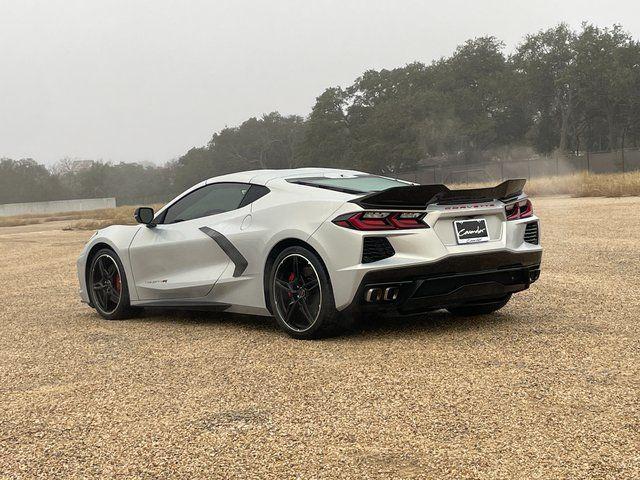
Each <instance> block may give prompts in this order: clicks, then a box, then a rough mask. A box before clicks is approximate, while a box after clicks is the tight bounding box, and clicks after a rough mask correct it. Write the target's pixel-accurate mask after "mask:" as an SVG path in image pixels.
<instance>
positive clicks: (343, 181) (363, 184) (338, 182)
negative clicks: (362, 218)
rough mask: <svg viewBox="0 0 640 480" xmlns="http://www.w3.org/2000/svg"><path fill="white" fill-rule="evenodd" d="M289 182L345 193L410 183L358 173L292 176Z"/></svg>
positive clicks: (375, 190)
mask: <svg viewBox="0 0 640 480" xmlns="http://www.w3.org/2000/svg"><path fill="white" fill-rule="evenodd" d="M289 182H291V183H297V184H299V185H309V186H311V187H318V188H327V189H329V190H336V191H338V192H345V193H369V192H381V191H382V190H386V189H388V188H392V187H406V186H408V185H411V183H409V182H403V181H401V180H394V179H391V178H384V177H377V176H375V175H358V176H355V177H339V178H327V177H313V178H294V179H291V180H289Z"/></svg>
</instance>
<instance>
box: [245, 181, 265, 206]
mask: <svg viewBox="0 0 640 480" xmlns="http://www.w3.org/2000/svg"><path fill="white" fill-rule="evenodd" d="M267 193H269V189H268V188H267V187H265V186H263V185H251V186H250V187H249V191H248V192H247V194H246V195H245V196H244V198H243V199H242V203H240V206H241V207H244V206H245V205H249V204H250V203H253V202H255V201H256V200H258V199H259V198H261V197H264V196H265V195H266V194H267Z"/></svg>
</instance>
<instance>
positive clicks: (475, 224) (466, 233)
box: [453, 218, 489, 244]
mask: <svg viewBox="0 0 640 480" xmlns="http://www.w3.org/2000/svg"><path fill="white" fill-rule="evenodd" d="M453 228H454V230H455V232H456V239H457V240H458V243H459V244H465V243H479V242H488V241H489V231H488V230H487V221H486V220H485V219H484V218H476V219H474V220H455V221H454V222H453Z"/></svg>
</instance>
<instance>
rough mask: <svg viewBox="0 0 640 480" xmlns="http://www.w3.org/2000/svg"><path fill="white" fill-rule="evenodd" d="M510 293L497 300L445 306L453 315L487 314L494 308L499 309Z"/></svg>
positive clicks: (494, 309) (507, 299)
mask: <svg viewBox="0 0 640 480" xmlns="http://www.w3.org/2000/svg"><path fill="white" fill-rule="evenodd" d="M510 298H511V295H507V296H506V297H504V298H501V299H500V300H497V301H488V302H483V303H476V304H469V305H458V306H455V307H447V310H448V311H449V312H450V313H452V314H453V315H457V316H460V317H473V316H475V315H487V314H489V313H493V312H495V311H496V310H500V309H501V308H502V307H504V306H505V305H506V304H507V303H509V299H510Z"/></svg>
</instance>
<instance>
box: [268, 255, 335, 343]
mask: <svg viewBox="0 0 640 480" xmlns="http://www.w3.org/2000/svg"><path fill="white" fill-rule="evenodd" d="M268 293H269V298H270V304H271V311H272V313H273V315H274V316H275V317H276V320H277V322H278V324H279V325H280V326H281V327H282V328H283V329H284V330H285V331H286V332H287V333H288V334H289V335H291V336H293V337H295V338H305V339H309V338H319V337H323V336H327V335H331V334H334V333H337V331H338V330H339V328H338V327H339V325H338V324H339V314H338V312H337V310H336V308H335V301H334V299H333V291H332V289H331V282H330V281H329V276H328V274H327V272H326V269H325V267H324V265H323V264H322V262H321V260H320V259H319V258H318V256H317V255H316V254H315V253H314V252H312V251H310V250H308V249H306V248H304V247H302V246H294V247H288V248H286V249H284V250H283V251H281V252H280V253H279V254H278V256H277V257H276V258H275V260H274V262H273V266H272V268H271V269H270V276H269V289H268Z"/></svg>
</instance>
